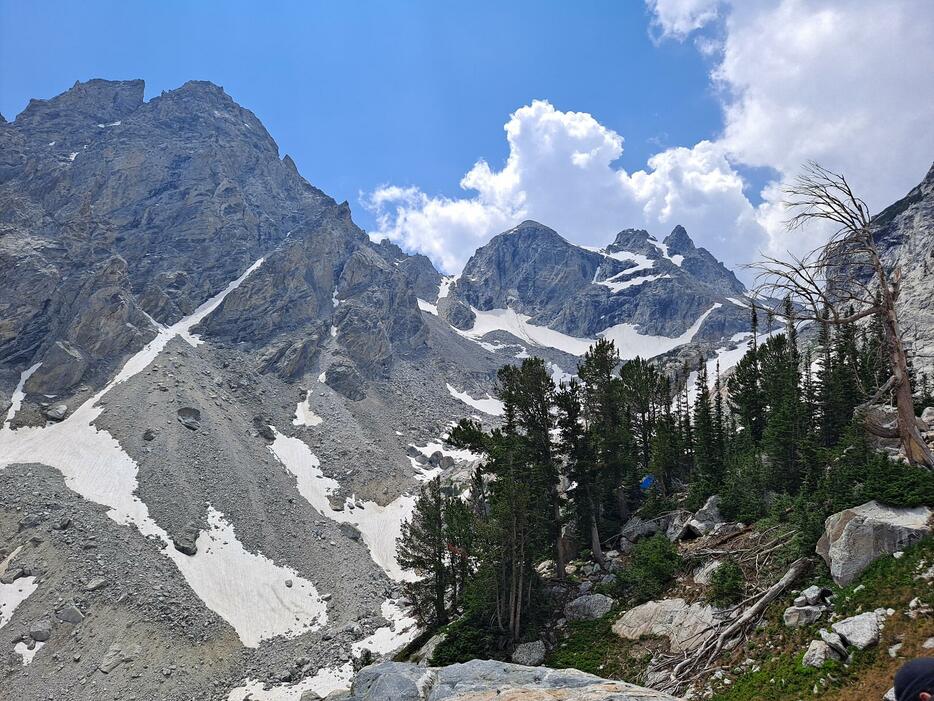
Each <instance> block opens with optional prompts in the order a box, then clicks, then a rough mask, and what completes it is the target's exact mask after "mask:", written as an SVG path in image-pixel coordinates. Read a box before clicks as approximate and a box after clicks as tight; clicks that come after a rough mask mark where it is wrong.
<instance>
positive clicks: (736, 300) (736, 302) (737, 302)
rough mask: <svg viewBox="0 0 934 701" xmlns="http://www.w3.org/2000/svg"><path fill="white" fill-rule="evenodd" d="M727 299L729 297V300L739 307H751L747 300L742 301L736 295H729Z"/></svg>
mask: <svg viewBox="0 0 934 701" xmlns="http://www.w3.org/2000/svg"><path fill="white" fill-rule="evenodd" d="M726 299H727V301H728V302H732V303H733V304H735V305H736V306H737V307H743V308H744V309H749V305H748V304H746V303H745V302H742V301H740V300H738V299H736V297H727V298H726Z"/></svg>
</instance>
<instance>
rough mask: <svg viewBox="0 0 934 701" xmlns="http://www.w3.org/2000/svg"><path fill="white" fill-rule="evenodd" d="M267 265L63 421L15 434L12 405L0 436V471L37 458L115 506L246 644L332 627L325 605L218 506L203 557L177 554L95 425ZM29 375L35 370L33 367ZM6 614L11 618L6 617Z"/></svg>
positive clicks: (11, 597) (119, 454)
mask: <svg viewBox="0 0 934 701" xmlns="http://www.w3.org/2000/svg"><path fill="white" fill-rule="evenodd" d="M262 263H263V259H262V258H260V259H259V260H258V261H256V262H255V263H254V264H253V265H252V266H250V267H249V268H248V269H247V270H246V271H245V272H244V273H243V274H242V275H241V276H240V277H238V278H237V279H236V280H234V281H233V282H231V283H230V284H229V285H228V286H227V287H226V288H225V289H224V290H222V291H221V292H220V293H218V294H217V295H215V296H214V297H212V298H211V299H209V300H208V301H206V302H205V303H204V304H202V305H201V306H200V307H198V308H197V309H196V310H195V311H194V312H193V313H192V314H191V315H189V316H187V317H185V318H184V319H182V320H180V321H179V322H177V323H175V324H173V325H172V326H168V327H164V326H159V327H158V333H157V335H156V337H155V338H154V339H153V340H152V341H150V342H149V343H148V344H147V345H146V346H145V347H144V348H143V349H142V350H141V351H139V352H138V353H136V354H135V355H133V356H131V357H130V359H129V360H128V361H127V362H126V364H124V366H123V367H122V368H121V370H120V371H119V372H118V373H117V376H116V377H115V378H114V379H113V380H111V381H110V383H108V384H107V386H105V387H104V388H103V389H102V390H101V391H100V392H98V393H97V394H95V395H94V396H93V397H91V398H90V399H89V400H87V401H86V402H85V403H84V404H82V405H81V406H80V407H78V408H77V409H76V410H75V411H74V412H73V413H72V414H71V415H69V416H68V417H66V418H65V420H64V421H61V422H59V423H51V424H48V425H46V426H30V427H23V428H20V429H17V430H15V431H14V430H12V429H11V428H10V421H11V420H12V418H13V416H14V415H15V412H16V411H18V409H19V404H16V405H15V406H13V407H11V408H10V412H9V413H8V415H7V421H6V423H5V424H4V427H3V429H2V430H0V468H3V467H5V466H7V465H11V464H14V463H31V462H35V463H41V464H44V465H48V466H50V467H53V468H55V469H56V470H58V471H59V472H60V473H61V474H62V476H63V477H64V478H65V484H66V485H67V486H68V488H69V489H71V490H72V491H74V492H75V493H77V494H79V495H81V496H82V497H84V498H85V499H87V500H88V501H93V502H95V503H97V504H102V505H104V506H107V507H109V509H110V510H109V511H108V513H107V515H108V516H109V517H110V518H111V519H113V520H114V521H116V522H117V523H119V524H121V525H126V526H133V527H135V528H136V529H137V530H138V531H139V532H140V533H141V534H143V535H144V536H155V537H156V538H158V539H159V540H161V541H162V543H163V549H162V553H163V555H165V556H166V557H168V558H169V559H171V560H172V561H173V562H174V563H175V565H176V566H177V567H178V569H179V571H180V572H181V574H182V576H184V577H185V580H186V581H187V582H188V584H189V586H191V588H192V590H193V591H194V592H195V593H196V594H197V595H198V597H199V598H200V599H201V600H202V601H203V602H204V604H205V606H207V607H208V608H210V609H211V610H212V611H214V612H216V613H217V614H218V615H220V616H221V617H223V618H224V620H226V621H227V622H228V623H230V625H231V626H233V628H234V629H235V630H236V632H237V635H238V636H239V637H240V640H241V642H242V643H243V644H244V645H245V646H248V647H256V646H258V645H259V644H260V642H262V641H263V640H267V639H269V638H274V637H276V636H279V635H284V636H287V637H292V636H295V635H299V634H300V633H302V632H304V631H305V630H308V629H311V628H314V627H318V626H321V625H323V624H324V623H326V621H327V615H326V612H325V603H324V602H323V601H322V600H321V598H320V597H319V596H318V593H317V591H316V590H315V587H314V585H313V584H312V583H311V582H309V581H307V580H304V579H302V578H300V577H298V576H297V575H296V573H295V572H294V570H292V569H291V568H289V567H282V566H279V565H276V564H275V563H273V562H272V561H271V560H269V559H267V558H266V557H264V556H263V555H262V554H260V553H251V552H249V551H247V550H246V549H245V548H244V547H243V544H242V543H240V541H239V540H238V539H237V537H236V533H235V532H234V529H233V527H232V525H231V524H230V523H228V522H227V521H226V519H225V518H224V516H223V514H221V513H220V512H218V511H215V510H213V509H212V510H210V511H209V530H207V531H202V533H201V534H200V535H199V537H198V545H199V549H198V552H197V554H195V555H193V556H188V555H184V554H183V553H180V552H178V551H177V550H176V549H175V547H174V546H173V544H172V539H171V537H170V536H169V534H168V533H167V532H166V531H165V530H164V529H162V528H161V527H160V526H159V525H158V524H157V523H156V522H155V521H154V520H153V519H152V518H151V517H150V515H149V509H148V508H147V506H146V504H145V503H144V502H143V501H141V500H140V499H139V498H138V497H137V496H136V495H135V493H136V488H137V479H136V476H137V469H138V468H137V465H136V462H135V461H134V460H133V459H132V458H131V457H130V456H129V455H128V454H127V453H126V452H125V451H124V450H123V448H122V447H121V446H120V443H119V442H118V441H117V440H116V439H115V438H114V437H113V436H112V435H110V433H108V432H107V431H103V430H100V429H98V428H97V427H95V426H94V421H95V420H96V419H97V418H98V417H99V416H100V414H101V412H102V411H103V405H102V404H101V403H100V402H101V399H103V397H104V396H105V395H106V394H107V393H108V392H109V391H110V390H111V389H113V388H114V387H115V386H116V385H118V384H119V383H121V382H125V381H127V380H128V379H130V378H131V377H133V376H134V375H136V374H138V373H140V372H142V371H143V370H145V369H146V367H148V366H149V364H150V363H151V362H152V361H153V360H155V358H156V357H157V356H158V355H159V353H161V352H162V350H163V349H164V348H165V346H166V344H168V342H169V341H170V340H171V339H173V338H175V337H176V336H180V337H182V338H184V339H185V340H186V341H187V342H188V343H190V344H191V345H193V346H194V345H198V344H200V343H201V339H200V338H198V337H197V336H195V335H194V334H192V333H191V329H192V328H193V327H194V326H195V325H197V324H198V323H199V322H201V321H202V320H203V319H204V318H205V317H206V316H207V315H208V314H210V313H211V312H212V311H213V310H214V309H216V308H217V306H218V305H219V304H220V303H221V302H222V301H223V300H224V298H225V297H226V296H227V295H228V294H229V293H230V292H231V291H232V290H234V289H236V288H237V287H238V286H239V285H240V284H241V283H242V282H243V281H244V280H245V279H246V278H247V276H248V275H249V274H250V273H252V272H253V271H254V270H256V269H257V268H258V267H259V266H260V265H262ZM30 370H31V371H33V372H34V371H35V368H31V369H30ZM30 370H27V371H26V372H27V373H28V372H30ZM24 375H26V373H24ZM23 384H25V377H24V378H21V380H20V385H23ZM20 391H22V390H20ZM21 401H22V398H21V397H20V402H21ZM27 579H28V578H27ZM286 580H292V583H293V586H292V587H287V586H286V585H285V581H286ZM29 584H30V583H29V582H26V580H25V579H19V580H17V582H14V584H13V585H12V586H14V587H16V586H19V587H27V588H28V586H29ZM29 593H31V592H29ZM0 596H2V597H3V598H4V599H8V601H6V606H4V608H9V607H10V605H11V602H14V603H12V608H15V606H16V605H17V604H18V603H19V602H20V601H22V599H23V598H25V596H28V593H24V592H23V591H22V590H17V591H16V592H9V591H7V589H6V587H4V589H3V590H2V592H0ZM12 608H10V611H9V613H10V615H12ZM0 615H4V616H5V615H6V614H5V613H2V612H0ZM4 621H5V619H4Z"/></svg>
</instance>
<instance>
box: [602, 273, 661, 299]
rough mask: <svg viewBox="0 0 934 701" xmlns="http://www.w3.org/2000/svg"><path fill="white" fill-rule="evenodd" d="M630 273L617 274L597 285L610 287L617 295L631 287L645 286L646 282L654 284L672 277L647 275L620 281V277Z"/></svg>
mask: <svg viewBox="0 0 934 701" xmlns="http://www.w3.org/2000/svg"><path fill="white" fill-rule="evenodd" d="M629 272H630V271H628V270H624V271H623V272H621V273H617V274H616V275H614V276H613V277H611V278H607V279H606V280H601V281H599V282H598V283H597V284H598V285H603V286H604V287H609V288H610V290H612V291H613V294H616V293H617V292H622V291H623V290H625V289H628V288H630V287H638V286H640V285H643V284H644V283H646V282H654V281H655V280H664V279H665V278H670V277H671V275H667V274H664V275H661V274H660V275H645V276H643V277H635V278H631V279H628V280H618V278H619V277H620V276H622V275H628V274H629Z"/></svg>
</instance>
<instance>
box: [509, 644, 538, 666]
mask: <svg viewBox="0 0 934 701" xmlns="http://www.w3.org/2000/svg"><path fill="white" fill-rule="evenodd" d="M512 661H513V662H514V663H516V664H521V665H525V666H526V667H537V666H538V665H540V664H541V663H542V662H544V661H545V643H543V642H542V641H541V640H534V641H532V642H530V643H522V644H521V645H518V646H516V649H515V650H513V653H512Z"/></svg>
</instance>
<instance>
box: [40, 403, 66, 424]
mask: <svg viewBox="0 0 934 701" xmlns="http://www.w3.org/2000/svg"><path fill="white" fill-rule="evenodd" d="M42 414H43V415H44V416H45V418H47V419H51V420H52V421H61V420H62V419H64V418H65V417H66V416H67V415H68V405H67V404H62V403H58V404H53V405H52V406H49V407H46V408H45V409H43V410H42Z"/></svg>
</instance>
